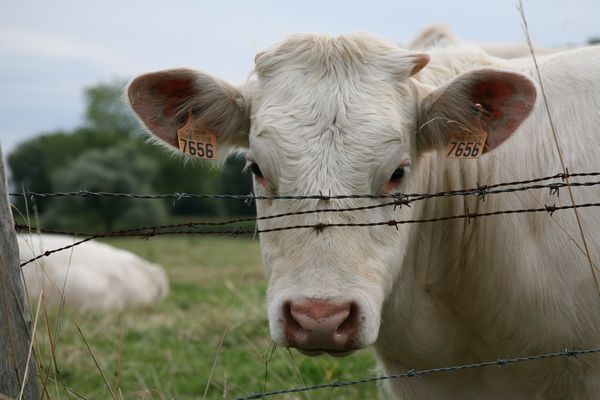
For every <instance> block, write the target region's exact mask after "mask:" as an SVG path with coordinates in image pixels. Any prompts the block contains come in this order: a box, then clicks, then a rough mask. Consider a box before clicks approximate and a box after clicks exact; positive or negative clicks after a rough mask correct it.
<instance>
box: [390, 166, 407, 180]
mask: <svg viewBox="0 0 600 400" xmlns="http://www.w3.org/2000/svg"><path fill="white" fill-rule="evenodd" d="M403 177H404V167H400V168H397V169H396V170H395V171H394V173H393V174H392V176H391V177H390V181H391V182H399V181H400V180H402V178H403Z"/></svg>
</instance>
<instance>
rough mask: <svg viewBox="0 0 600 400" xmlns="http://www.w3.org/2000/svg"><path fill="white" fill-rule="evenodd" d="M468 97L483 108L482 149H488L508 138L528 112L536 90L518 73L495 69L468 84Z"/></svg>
mask: <svg viewBox="0 0 600 400" xmlns="http://www.w3.org/2000/svg"><path fill="white" fill-rule="evenodd" d="M469 98H470V100H471V101H472V102H473V103H479V104H481V106H482V107H483V108H484V114H483V115H482V116H481V124H482V127H483V129H484V130H485V131H486V132H487V133H488V139H487V142H486V149H485V151H489V150H492V149H494V148H495V147H497V146H498V145H500V144H501V143H502V142H504V141H505V140H506V139H508V138H509V137H510V135H511V134H512V133H513V132H514V131H515V130H516V129H517V128H518V127H519V125H520V124H521V122H523V120H524V119H525V118H526V117H527V116H528V115H529V113H530V112H531V109H532V107H533V103H534V102H535V98H536V90H535V87H534V86H533V84H532V83H531V81H530V80H529V79H527V78H525V77H523V76H521V75H517V74H514V73H510V72H498V71H495V72H494V75H493V76H487V77H485V78H484V79H483V80H480V81H479V82H476V83H475V84H474V85H473V86H472V87H471V91H470V95H469Z"/></svg>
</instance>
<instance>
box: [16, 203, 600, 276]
mask: <svg viewBox="0 0 600 400" xmlns="http://www.w3.org/2000/svg"><path fill="white" fill-rule="evenodd" d="M590 207H600V202H598V203H584V204H573V205H564V206H556V205H545V206H544V207H539V208H521V209H509V210H499V211H490V212H484V213H470V212H469V210H468V209H467V211H466V213H463V214H458V215H450V216H445V217H436V218H422V219H406V220H395V219H390V220H386V221H376V222H358V223H352V222H349V223H317V224H302V225H290V226H282V227H276V228H268V229H254V230H245V229H242V228H236V229H232V230H217V231H214V230H171V229H174V228H180V227H188V228H195V227H201V226H211V225H214V224H219V223H214V222H188V223H183V224H174V225H160V226H150V227H138V228H132V229H122V230H117V231H112V232H106V233H98V234H90V233H83V232H66V231H58V230H50V229H37V228H36V227H33V226H30V225H26V224H15V229H16V230H17V231H26V232H36V231H37V232H40V233H52V234H62V235H69V236H74V237H75V236H83V237H85V239H82V240H80V241H76V242H74V243H73V244H71V245H68V246H64V247H61V248H58V249H54V250H47V251H45V252H44V253H42V254H39V255H38V256H36V257H33V258H31V259H29V260H27V261H25V262H22V263H21V267H23V266H25V265H27V264H29V263H31V262H34V261H36V260H38V259H40V258H42V257H47V256H49V255H51V254H53V253H56V252H59V251H63V250H67V249H70V248H72V247H75V246H78V245H80V244H82V243H85V242H87V241H89V240H92V239H99V238H106V237H126V236H136V237H141V238H142V239H149V238H151V237H154V236H160V235H181V234H202V235H231V236H234V237H237V236H240V235H246V234H258V233H271V232H281V231H288V230H296V229H315V230H317V231H318V232H321V231H323V230H324V229H325V228H333V227H338V228H347V227H375V226H393V227H395V228H396V229H397V228H398V226H399V225H404V224H416V223H431V222H440V221H449V220H454V219H467V223H470V222H471V221H472V220H474V219H476V218H480V217H490V216H494V215H506V214H523V213H539V212H547V213H549V214H550V215H552V214H553V213H554V212H556V211H561V210H568V209H576V208H590ZM220 224H223V223H220Z"/></svg>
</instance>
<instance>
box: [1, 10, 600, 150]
mask: <svg viewBox="0 0 600 400" xmlns="http://www.w3.org/2000/svg"><path fill="white" fill-rule="evenodd" d="M516 4H517V3H516V1H515V0H493V1H491V0H490V1H482V0H478V1H474V0H447V1H428V0H421V1H414V0H412V1H402V0H396V1H379V0H361V1H354V0H345V1H343V0H334V1H326V0H318V1H315V0H301V1H293V2H288V1H284V0H278V1H261V0H253V1H227V0H221V1H201V0H196V1H193V0H188V1H185V0H181V1H180V0H171V1H168V2H167V1H160V2H159V1H151V0H143V1H141V0H103V1H91V0H90V1H81V0H73V1H70V0H52V1H42V0H38V1H34V0H20V1H17V0H0V144H1V145H2V147H3V150H4V154H5V156H6V154H7V153H9V152H10V151H11V150H12V149H14V148H15V146H16V145H17V144H18V143H19V142H22V141H24V140H26V139H28V138H31V137H33V136H36V135H39V134H41V133H44V132H51V131H54V130H58V129H64V130H69V129H73V128H74V127H76V126H78V125H79V124H81V122H82V119H83V112H84V103H83V89H84V88H86V87H89V86H92V85H94V84H97V83H101V82H110V81H113V80H115V79H123V80H129V79H130V78H132V77H134V76H136V75H138V74H142V73H144V72H149V71H153V70H158V69H164V68H172V67H192V68H196V69H200V70H203V71H206V72H208V73H211V74H213V75H216V76H218V77H220V78H223V79H226V80H228V81H230V82H232V83H241V82H243V81H244V80H245V79H246V77H247V75H248V74H249V72H250V71H251V70H252V67H253V61H254V55H255V54H256V53H257V52H258V51H260V50H262V49H265V48H267V47H269V46H271V45H272V44H274V43H276V42H278V41H281V40H283V39H285V37H287V36H288V35H290V34H292V33H295V32H319V33H327V34H331V35H339V34H343V33H350V32H371V33H374V34H377V35H379V36H382V37H385V38H388V39H392V40H394V41H397V42H399V43H407V42H409V41H410V40H411V38H413V37H414V36H416V35H417V34H418V32H419V31H420V30H422V29H423V28H424V27H426V26H428V25H431V24H434V23H435V24H444V25H446V26H448V27H450V28H451V29H452V30H453V31H454V32H455V33H457V34H458V35H459V36H461V37H463V38H465V39H468V40H471V41H477V42H522V41H524V33H523V29H522V26H521V19H520V16H519V14H518V12H517V9H516ZM524 8H525V13H526V16H527V19H528V24H529V29H530V33H531V36H532V39H533V41H534V44H535V45H536V46H540V47H556V46H564V45H577V44H583V43H585V41H586V40H588V39H589V38H591V37H598V36H600V24H599V23H598V21H600V1H598V0H570V1H549V0H524Z"/></svg>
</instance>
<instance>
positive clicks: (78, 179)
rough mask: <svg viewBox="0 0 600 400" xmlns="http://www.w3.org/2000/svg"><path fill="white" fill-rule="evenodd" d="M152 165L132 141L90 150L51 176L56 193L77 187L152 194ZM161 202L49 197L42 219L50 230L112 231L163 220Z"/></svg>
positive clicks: (163, 211)
mask: <svg viewBox="0 0 600 400" xmlns="http://www.w3.org/2000/svg"><path fill="white" fill-rule="evenodd" d="M156 171H157V165H156V163H155V162H153V160H151V159H150V158H148V157H147V156H145V155H144V154H142V153H141V152H140V151H139V150H138V148H137V146H136V145H135V144H134V143H124V144H122V145H120V146H117V147H113V148H111V149H109V150H105V151H102V150H89V151H87V152H85V153H82V154H81V155H80V156H79V157H78V158H76V159H74V160H72V161H71V162H70V163H69V164H67V165H66V166H64V167H62V168H60V169H57V170H56V171H55V172H54V173H53V174H52V185H53V187H55V188H56V190H59V191H69V190H74V189H82V190H88V191H93V192H96V191H107V192H113V193H122V192H136V193H151V192H152V190H151V188H152V186H151V181H152V177H153V176H154V175H155V174H156ZM166 216H167V212H166V209H165V206H164V203H162V202H160V201H156V200H144V199H130V198H111V197H92V198H84V197H68V198H56V199H53V200H52V202H51V204H50V205H49V207H48V210H47V212H46V214H45V215H44V218H43V222H44V225H45V226H47V227H51V228H54V229H77V230H82V231H89V230H96V229H102V230H113V229H120V228H131V227H136V226H144V225H156V224H162V223H164V222H165V220H166Z"/></svg>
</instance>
